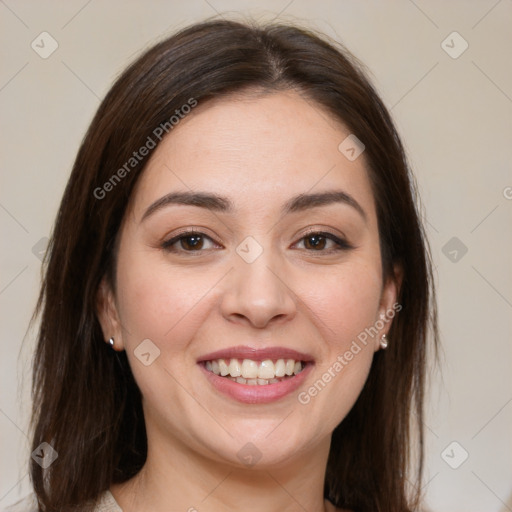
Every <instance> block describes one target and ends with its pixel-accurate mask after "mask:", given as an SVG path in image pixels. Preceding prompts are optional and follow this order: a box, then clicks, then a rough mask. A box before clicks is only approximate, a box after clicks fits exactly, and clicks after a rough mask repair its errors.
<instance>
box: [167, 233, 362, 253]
mask: <svg viewBox="0 0 512 512" xmlns="http://www.w3.org/2000/svg"><path fill="white" fill-rule="evenodd" d="M193 236H201V237H204V238H206V239H208V240H210V241H212V242H213V243H216V242H215V241H214V240H213V239H212V238H211V237H209V236H208V235H206V234H205V233H203V232H202V231H196V230H194V229H190V230H188V231H185V232H183V233H180V234H179V235H176V236H174V237H172V238H171V239H169V240H166V241H165V242H163V243H162V245H161V247H162V249H164V250H166V251H168V252H175V253H176V252H184V253H189V254H190V253H194V252H196V253H201V252H203V251H204V250H202V249H199V250H197V251H193V250H192V251H189V250H186V249H181V250H176V249H175V248H173V247H172V246H173V245H175V244H176V243H178V242H180V241H181V240H184V239H186V238H190V237H193ZM313 236H321V237H323V238H326V239H327V240H331V241H332V242H334V243H335V244H336V246H335V247H334V248H331V249H327V250H323V249H322V250H314V249H305V250H306V251H308V252H312V253H315V252H318V253H327V254H330V253H333V252H337V251H347V250H350V249H353V248H354V246H353V245H351V244H350V243H349V242H347V241H346V240H343V239H341V238H339V237H337V236H336V235H334V234H332V233H329V232H327V231H315V230H312V231H308V232H307V233H305V234H304V235H303V236H302V237H301V238H300V239H299V242H300V241H303V240H305V239H307V238H311V237H313ZM296 243H297V242H296Z"/></svg>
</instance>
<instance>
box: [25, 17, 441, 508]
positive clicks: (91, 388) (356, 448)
mask: <svg viewBox="0 0 512 512" xmlns="http://www.w3.org/2000/svg"><path fill="white" fill-rule="evenodd" d="M249 89H257V90H262V91H269V92H272V91H279V90H289V89H295V90H297V91H299V92H300V94H301V95H302V96H303V97H305V98H307V99H308V100H310V101H311V102H313V103H316V104H318V105H319V106H322V107H324V109H326V110H327V111H328V112H330V114H331V115H332V116H333V117H334V118H335V119H338V120H340V121H342V122H343V123H344V125H345V126H347V127H348V129H349V130H350V132H351V133H353V134H355V135H356V136H357V137H358V138H359V139H360V140H362V141H364V144H365V152H364V159H365V163H366V167H367V169H368V174H369V178H370V181H371V184H372V189H373V193H374V196H375V201H376V209H377V216H378V227H379V237H380V244H381V252H382V269H383V278H384V279H385V278H387V277H389V276H392V275H393V269H394V268H395V267H396V266H399V267H400V268H401V271H402V273H403V281H402V286H401V289H400V295H399V299H398V300H399V303H400V304H401V305H402V308H403V309H402V310H401V312H400V314H399V315H398V316H397V317H396V318H395V319H394V320H393V323H392V327H391V330H390V332H389V338H390V339H391V340H392V342H391V343H390V346H389V348H388V349H387V350H386V351H385V352H383V351H379V352H378V353H376V354H375V356H374V360H373V363H372V367H371V370H370V374H369V377H368V380H367V382H366V383H365V385H364V388H363V390H362V392H361V394H360V396H359V398H358V400H357V402H356V403H355V405H354V406H353V408H352V409H351V411H350V412H349V414H348V415H347V417H346V418H345V419H344V420H343V421H342V422H341V423H340V425H338V426H337V428H336V429H335V430H334V432H333V436H332V443H331V449H330V454H329V459H328V464H327V472H326V480H325V497H326V498H328V499H330V500H331V501H332V502H333V503H334V504H335V505H337V506H339V507H344V508H348V509H351V510H354V511H361V512H363V511H372V512H375V511H381V512H386V511H387V512H397V511H409V510H413V509H414V508H415V507H416V506H417V503H418V500H419V490H418V489H419V488H420V486H419V485H417V486H416V487H414V486H412V492H410V491H408V490H407V485H406V484H407V482H408V481H409V482H413V483H414V482H416V483H418V482H419V481H420V480H421V475H422V464H423V431H422V419H423V407H422V404H423V395H424V386H425V382H424V380H425V365H426V352H427V339H428V340H430V338H432V339H433V341H434V343H435V342H436V341H437V321H436V309H435V302H434V300H433V298H434V284H433V279H432V271H431V262H430V256H429V251H428V245H427V242H426V239H425V235H424V232H423V228H422V223H421V219H420V214H419V211H418V207H417V201H416V196H415V187H414V184H413V181H412V178H411V174H410V171H409V167H408V164H407V161H406V157H405V153H404V150H403V147H402V144H401V142H400V139H399V136H398V134H397V131H396V129H395V127H394V125H393V122H392V120H391V118H390V115H389V113H388V111H387V110H386V108H385V106H384V105H383V103H382V101H381V100H380V98H379V96H378V95H377V93H376V92H375V90H374V88H373V87H372V85H371V84H370V81H369V80H368V78H367V77H366V74H365V72H364V69H363V68H362V66H361V65H360V64H359V63H358V62H357V61H356V59H355V58H354V57H352V56H351V55H350V53H349V52H348V51H347V50H346V49H344V48H343V47H342V46H341V44H339V43H336V42H334V41H328V40H327V39H326V38H325V37H321V36H318V35H316V34H314V33H312V32H311V31H309V30H306V29H302V28H297V27H294V26H288V25H281V24H279V25H276V24H274V25H268V26H257V25H255V24H251V23H240V22H235V21H207V22H203V23H200V24H195V25H192V26H190V27H188V28H186V29H184V30H182V31H180V32H179V33H177V34H175V35H173V36H172V37H170V38H168V39H166V40H164V41H162V42H160V43H158V44H156V45H155V46H153V47H152V48H150V49H149V50H147V51H146V52H145V53H144V54H143V55H142V56H140V57H139V58H138V59H137V60H136V61H135V62H134V63H133V64H131V65H130V66H129V67H128V68H127V69H126V70H125V71H124V72H123V73H122V75H121V76H120V77H119V78H118V79H117V80H116V82H115V83H114V85H113V86H112V88H111V89H110V91H109V92H108V94H107V96H106V97H105V99H104V100H103V102H102V103H101V105H100V106H99V108H98V111H97V113H96V115H95V117H94V119H93V121H92V123H91V125H90V127H89V129H88V131H87V133H86V135H85V138H84V140H83V142H82V144H81V147H80V149H79V151H78V154H77V157H76V161H75V163H74V166H73V170H72V173H71V176H70V179H69V181H68V184H67V187H66V190H65V192H64V196H63V199H62V202H61V205H60V209H59V211H58V215H57V219H56V223H55V225H54V228H53V232H52V235H51V239H50V244H49V247H48V251H47V255H46V258H45V261H44V267H43V269H44V270H43V282H42V287H41V292H40V296H39V300H38V303H37V307H36V310H35V313H34V318H36V317H37V316H38V315H39V316H40V327H39V332H38V344H37V349H36V353H35V358H34V369H33V387H32V394H33V415H32V423H31V426H32V431H33V438H32V449H36V447H38V446H39V445H40V444H41V443H42V442H47V443H49V444H50V445H51V446H52V447H53V449H54V450H55V451H56V452H57V453H58V459H57V460H56V461H55V462H54V463H53V464H51V465H50V466H49V467H47V468H46V469H43V468H42V467H41V466H40V465H39V464H38V463H37V462H36V461H34V460H31V467H30V475H31V479H32V483H33V486H34V490H35V493H36V495H37V499H38V503H39V510H40V511H46V512H50V511H61V510H73V509H75V508H76V509H78V508H80V509H86V508H87V506H88V505H87V504H91V503H93V502H94V500H96V499H97V498H98V496H99V495H100V494H101V493H102V492H103V491H105V490H106V489H108V488H109V487H110V485H111V484H113V483H120V482H124V481H126V480H128V479H129V478H131V477H133V476H134V475H135V474H136V473H137V472H138V471H139V470H140V469H141V468H142V466H143V465H144V462H145V460H146V455H147V440H146V431H145V425H144V417H143V412H142V405H141V394H140V391H139V389H138V387H137V385H136V383H135V380H134V378H133V375H132V372H131V370H130V367H129V364H128V360H127V358H126V355H125V353H124V352H123V353H116V352H114V351H112V350H109V348H108V347H107V346H106V345H105V343H104V340H103V335H102V331H101V328H100V324H99V321H98V318H97V315H96V297H97V291H98V286H99V283H100V281H101V279H102V278H103V277H104V276H106V277H107V279H109V280H110V283H111V285H112V286H114V284H115V280H114V274H115V242H116V237H117V235H118V233H119V229H120V226H121V221H122V219H123V216H124V213H125V210H126V207H127V204H128V201H129V199H130V197H131V193H132V190H133V188H134V185H135V183H136V182H137V180H138V179H139V177H140V176H141V173H142V172H143V170H144V167H145V164H146V162H147V160H148V158H149V155H146V156H141V155H139V156H138V157H137V161H133V153H134V151H136V150H138V149H139V148H141V147H142V146H144V145H146V144H147V141H148V140H149V139H148V137H150V138H152V140H153V141H156V143H158V142H159V140H160V139H159V138H158V137H156V135H155V130H156V129H157V128H158V127H161V128H160V129H161V130H162V127H164V128H163V129H164V130H165V132H167V131H170V130H171V129H172V122H170V119H171V117H172V116H173V115H175V113H176V111H177V110H178V111H181V110H180V109H182V108H183V106H184V105H187V104H188V105H191V104H192V103H193V102H197V103H198V104H203V103H204V102H206V101H208V100H209V99H212V98H218V97H222V96H226V95H229V94H230V93H234V92H243V91H244V90H249ZM192 115H193V114H192ZM156 133H160V132H158V131H157V132H156ZM164 135H165V133H164ZM130 159H132V160H130ZM127 162H130V165H129V166H127V165H126V164H127ZM121 169H124V172H122V171H121ZM114 175H116V176H117V178H120V179H117V178H116V179H114V178H113V176H114ZM121 177H122V179H121ZM105 190H108V194H105V192H104V191H105ZM429 333H431V334H432V337H430V335H429ZM412 429H414V431H415V432H416V433H417V436H416V438H415V439H416V441H417V442H416V443H415V445H416V446H418V447H419V451H418V453H417V455H416V456H415V457H411V444H412V443H411V439H412V434H413V431H412ZM412 463H414V464H413V466H414V467H413V468H412V470H411V464H412ZM412 473H413V474H412ZM415 479H416V480H415Z"/></svg>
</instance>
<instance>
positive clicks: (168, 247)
mask: <svg viewBox="0 0 512 512" xmlns="http://www.w3.org/2000/svg"><path fill="white" fill-rule="evenodd" d="M433 297H434V294H433V283H432V278H431V267H430V259H429V256H428V251H427V246H426V241H425V238H424V234H423V229H422V226H421V223H420V219H419V216H418V213H417V209H416V206H415V203H414V188H413V185H412V181H411V176H410V174H409V170H408V166H407V162H406V159H405V155H404V151H403V149H402V145H401V143H400V140H399V137H398V135H397V133H396V131H395V128H394V126H393V123H392V121H391V119H390V116H389V114H388V112H387V110H386V108H385V107H384V105H383V104H382V102H381V100H380V99H379V97H378V96H377V94H376V93H375V91H374V89H373V88H372V86H371V85H370V83H369V81H368V79H367V78H366V77H365V75H364V73H363V71H362V70H361V66H360V65H358V64H357V63H356V61H355V59H354V58H353V57H351V56H350V55H349V54H348V52H347V51H346V50H344V49H343V48H340V47H339V45H336V44H335V43H330V42H327V40H326V39H325V38H321V37H319V36H316V35H314V34H312V33H310V32H307V31H305V30H302V29H299V28H296V27H292V26H276V25H274V26H268V27H257V26H251V25H249V24H242V23H237V22H231V21H213V22H206V23H202V24H197V25H194V26H191V27H189V28H187V29H185V30H182V31H181V32H180V33H178V34H176V35H174V36H172V37H171V38H169V39H167V40H165V41H163V42H161V43H159V44H157V45H156V46H155V47H153V48H151V49H150V50H148V51H147V52H146V53H145V54H144V55H142V56H141V57H140V58H139V59H137V61H136V62H135V63H133V64H132V65H131V66H130V67H129V68H128V69H127V70H126V71H125V72H124V73H123V74H122V76H121V77H120V78H119V79H118V80H117V81H116V83H115V84H114V86H113V87H112V89H111V90H110V92H109V93H108V95H107V97H106V98H105V100H104V101H103V102H102V104H101V105H100V107H99V109H98V112H97V114H96V116H95V118H94V120H93V121H92V124H91V126H90V128H89V130H88V133H87V135H86V137H85V139H84V141H83V143H82V146H81V148H80V150H79V153H78V155H77V159H76V162H75V165H74V168H73V172H72V175H71V177H70V180H69V183H68V185H67V188H66V191H65V194H64V197H63V200H62V204H61V206H60V210H59V213H58V218H57V221H56V225H55V228H54V232H53V235H52V239H51V243H50V247H49V251H48V254H47V260H46V268H45V276H44V281H43V285H42V290H41V295H40V299H39V303H38V309H37V311H38V313H40V315H41V326H40V332H39V339H38V347H37V353H36V358H35V366H34V381H33V391H34V413H33V432H34V433H33V450H34V451H33V454H32V460H31V478H32V482H33V486H34V490H35V495H36V497H37V500H38V510H41V511H42V510H45V511H57V510H58V511H61V510H66V511H67V510H118V511H119V510H122V511H124V512H132V511H138V512H142V511H146V510H147V511H150V510H151V511H153V512H154V511H157V512H158V511H160V510H162V511H163V510H165V511H169V510H183V511H185V510H189V511H193V510H198V511H201V512H203V511H224V510H244V511H250V510H258V511H260V510H266V511H272V510H276V511H277V510H279V511H288V510H289V511H292V510H307V511H310V512H317V511H318V512H320V511H333V510H353V511H356V510H357V511H377V510H378V511H390V512H391V511H393V512H396V511H408V510H413V509H415V508H417V506H418V504H419V498H420V496H419V489H420V486H419V484H418V483H419V481H420V479H421V468H422V452H421V448H422V440H423V436H422V401H423V390H424V375H425V362H426V361H425V354H426V350H427V335H428V333H429V330H430V331H431V334H432V339H433V342H434V343H435V342H436V339H437V324H436V314H435V305H434V301H433ZM388 344H389V346H388ZM411 418H412V420H413V421H411ZM410 425H413V427H415V432H414V434H415V440H416V444H415V446H416V447H417V448H418V451H417V452H414V451H411V449H410V448H411V446H410V445H411V443H410V437H412V432H411V431H410ZM416 434H417V435H416ZM406 482H416V486H414V485H413V486H409V488H406Z"/></svg>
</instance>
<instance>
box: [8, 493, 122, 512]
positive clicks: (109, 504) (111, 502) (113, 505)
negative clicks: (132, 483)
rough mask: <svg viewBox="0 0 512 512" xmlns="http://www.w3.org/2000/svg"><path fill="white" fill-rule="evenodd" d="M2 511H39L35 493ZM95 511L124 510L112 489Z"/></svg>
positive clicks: (103, 497)
mask: <svg viewBox="0 0 512 512" xmlns="http://www.w3.org/2000/svg"><path fill="white" fill-rule="evenodd" d="M0 512H38V507H37V500H36V497H35V494H34V493H31V494H29V495H28V496H25V497H24V498H22V499H21V500H19V501H17V502H16V503H13V504H12V505H9V506H8V507H7V508H2V509H0ZM94 512H123V510H122V509H121V507H120V506H119V505H118V504H117V502H116V500H115V499H114V496H113V495H112V493H111V492H110V491H105V492H104V493H103V494H102V495H101V496H100V497H99V498H98V501H97V504H96V507H95V508H94Z"/></svg>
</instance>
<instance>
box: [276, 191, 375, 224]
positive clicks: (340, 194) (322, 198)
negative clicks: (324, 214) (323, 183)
mask: <svg viewBox="0 0 512 512" xmlns="http://www.w3.org/2000/svg"><path fill="white" fill-rule="evenodd" d="M333 203H343V204H347V205H348V206H351V207H352V208H354V209H355V210H356V211H357V212H358V213H359V214H360V215H361V217H363V219H364V221H365V222H366V221H367V218H368V217H367V215H366V212H365V211H364V210H363V207H362V206H361V205H360V204H359V203H358V202H357V201H356V200H355V199H354V198H353V197H352V196H351V195H350V194H347V193H346V192H344V191H343V190H332V191H329V192H319V193H317V194H299V195H298V196H295V197H292V199H290V200H289V201H288V202H287V203H286V204H285V205H284V207H283V213H284V214H287V213H294V212H301V211H304V210H307V209H309V208H315V207H318V206H327V205H330V204H333Z"/></svg>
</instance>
